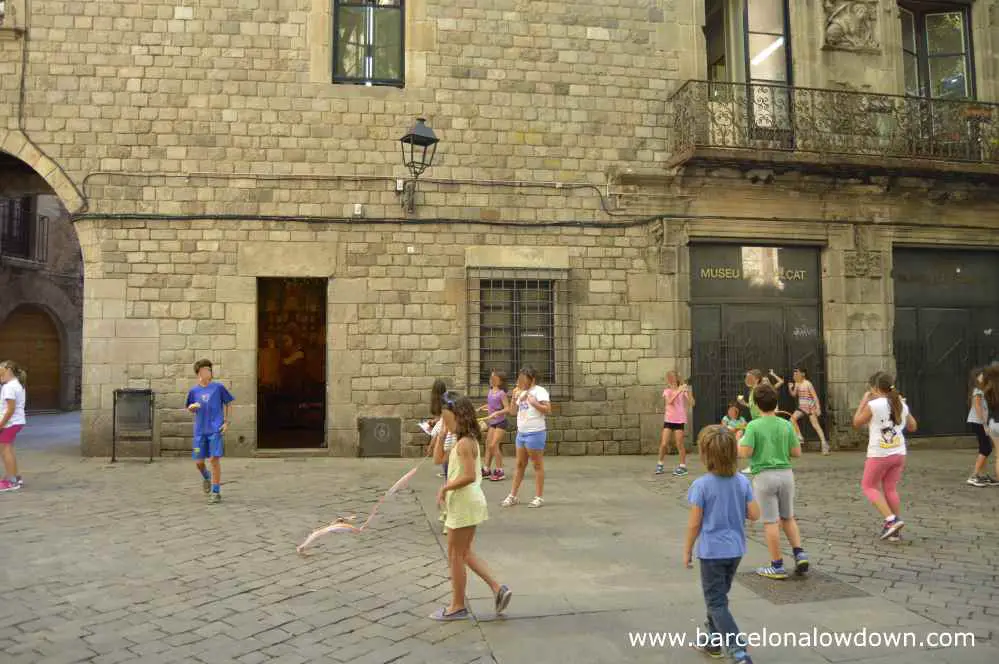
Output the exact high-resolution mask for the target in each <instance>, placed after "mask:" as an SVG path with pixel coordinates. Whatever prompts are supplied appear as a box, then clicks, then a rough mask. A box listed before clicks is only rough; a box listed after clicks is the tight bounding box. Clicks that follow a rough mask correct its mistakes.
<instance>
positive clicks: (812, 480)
mask: <svg viewBox="0 0 999 664" xmlns="http://www.w3.org/2000/svg"><path fill="white" fill-rule="evenodd" d="M974 454H975V453H974V451H973V450H952V451H942V450H925V451H923V450H918V449H917V450H914V451H910V454H909V456H908V459H907V462H906V469H905V474H904V476H903V480H902V484H901V485H900V489H899V493H900V495H901V498H902V508H903V517H904V520H905V522H906V527H905V529H904V530H903V543H901V544H890V543H887V542H881V541H879V540H878V537H877V535H878V532H879V530H880V517H879V516H878V515H877V512H876V511H875V510H874V508H873V507H872V506H871V505H870V503H868V502H867V499H866V498H865V497H864V495H863V493H862V492H861V490H860V478H861V475H862V474H863V464H864V456H863V455H862V454H859V453H840V454H834V455H832V456H830V457H821V456H819V455H817V454H806V455H805V456H804V457H803V458H801V459H800V460H798V461H797V462H796V464H795V483H796V497H795V502H796V512H797V516H798V520H799V523H800V526H801V532H802V538H803V540H804V545H805V548H806V550H807V551H809V553H810V556H811V558H812V560H813V565H814V567H815V569H819V570H823V571H826V572H830V573H832V574H834V575H835V576H836V577H837V578H839V579H841V580H843V581H846V582H848V583H851V584H854V585H856V586H858V587H860V588H862V589H863V590H866V591H867V592H869V593H872V594H876V595H877V594H880V595H882V596H884V597H886V598H889V599H891V600H893V601H895V602H898V603H900V604H902V605H904V606H905V607H906V608H907V609H909V610H910V611H913V612H915V613H917V614H919V615H921V616H924V617H925V618H927V619H929V620H932V621H933V622H935V623H937V624H939V625H942V626H946V627H948V628H954V629H957V628H960V630H961V631H965V632H968V631H970V632H974V633H975V634H976V636H977V637H978V638H980V639H989V638H991V639H993V640H996V639H997V638H999V487H987V488H975V487H971V486H968V485H967V484H965V479H966V478H967V477H968V475H969V473H970V470H971V464H972V462H973V461H974ZM993 468H994V467H993ZM647 481H648V483H649V486H650V487H652V488H653V489H654V490H656V491H657V492H660V493H665V494H668V495H672V496H674V497H675V499H676V500H678V501H685V500H686V486H688V485H689V483H686V482H684V483H681V484H679V485H678V484H677V483H676V482H670V481H665V482H664V481H658V478H656V479H649V480H647ZM750 532H751V537H752V538H753V539H755V540H757V541H759V542H761V543H762V542H763V537H762V534H763V533H762V530H761V529H758V528H754V529H752V530H751V531H750Z"/></svg>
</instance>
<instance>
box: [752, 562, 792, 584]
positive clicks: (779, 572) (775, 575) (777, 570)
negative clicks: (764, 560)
mask: <svg viewBox="0 0 999 664" xmlns="http://www.w3.org/2000/svg"><path fill="white" fill-rule="evenodd" d="M756 573H757V574H759V575H760V576H762V577H766V578H768V579H777V580H778V581H783V580H784V579H786V578H787V570H786V569H784V566H783V565H781V566H780V567H774V566H773V565H768V566H767V567H760V568H758V569H757V570H756Z"/></svg>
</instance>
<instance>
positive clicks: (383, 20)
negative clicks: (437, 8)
mask: <svg viewBox="0 0 999 664" xmlns="http://www.w3.org/2000/svg"><path fill="white" fill-rule="evenodd" d="M404 34H405V13H404V8H403V0H333V80H334V82H337V83H354V84H358V85H393V86H397V87H402V86H403V84H404V82H405V80H404V79H405V48H404V46H405V44H404V40H403V36H404Z"/></svg>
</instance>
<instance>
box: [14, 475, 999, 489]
mask: <svg viewBox="0 0 999 664" xmlns="http://www.w3.org/2000/svg"><path fill="white" fill-rule="evenodd" d="M982 479H983V480H985V483H986V484H988V485H989V486H999V482H997V481H996V479H995V478H994V477H992V476H991V475H982ZM17 483H18V484H20V483H21V478H20V477H18V478H17Z"/></svg>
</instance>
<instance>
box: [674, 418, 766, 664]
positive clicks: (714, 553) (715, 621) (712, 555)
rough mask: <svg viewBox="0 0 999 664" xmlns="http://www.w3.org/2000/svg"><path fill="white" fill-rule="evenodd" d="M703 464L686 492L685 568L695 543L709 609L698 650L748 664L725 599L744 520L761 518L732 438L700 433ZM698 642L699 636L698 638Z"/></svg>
mask: <svg viewBox="0 0 999 664" xmlns="http://www.w3.org/2000/svg"><path fill="white" fill-rule="evenodd" d="M697 446H698V448H700V455H701V461H702V462H703V463H704V466H705V467H706V468H707V469H708V474H707V475H702V476H701V477H698V478H697V479H696V480H695V481H694V483H693V484H692V485H691V486H690V491H689V492H688V494H687V500H688V502H690V518H689V519H688V521H687V541H686V544H685V546H684V551H683V562H684V565H685V566H687V567H692V563H691V561H692V557H693V552H694V540H697V557H698V559H699V560H700V563H701V588H702V590H703V591H704V602H705V604H707V608H708V622H707V625H706V628H707V634H708V639H707V643H702V639H701V638H698V641H697V645H696V646H695V647H696V648H697V649H698V650H702V651H704V652H706V653H707V654H709V655H711V656H712V657H721V656H722V655H723V654H724V653H725V652H728V654H730V655H731V656H732V658H733V659H734V660H735V661H736V662H737V663H738V664H752V662H753V660H752V659H751V658H750V656H749V654H748V653H747V652H746V637H745V635H743V634H741V633H740V632H739V627H738V625H736V624H735V618H733V617H732V613H731V612H730V611H729V609H728V593H729V590H731V588H732V579H733V578H735V573H736V570H738V569H739V561H741V560H742V557H743V556H744V555H746V530H745V520H746V519H749V520H750V521H756V520H757V519H759V518H760V506H759V504H757V502H756V500H755V499H754V498H753V488H752V485H751V484H750V482H749V479H747V478H746V477H745V476H744V475H742V474H741V473H738V472H736V471H737V470H738V458H739V457H738V448H737V445H736V441H735V434H734V433H732V431H730V430H729V429H728V428H726V427H724V426H719V425H712V426H707V427H704V428H703V429H702V430H701V433H700V435H698V437H697ZM698 636H699V637H700V635H698Z"/></svg>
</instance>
